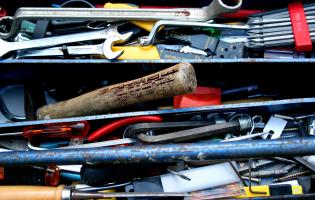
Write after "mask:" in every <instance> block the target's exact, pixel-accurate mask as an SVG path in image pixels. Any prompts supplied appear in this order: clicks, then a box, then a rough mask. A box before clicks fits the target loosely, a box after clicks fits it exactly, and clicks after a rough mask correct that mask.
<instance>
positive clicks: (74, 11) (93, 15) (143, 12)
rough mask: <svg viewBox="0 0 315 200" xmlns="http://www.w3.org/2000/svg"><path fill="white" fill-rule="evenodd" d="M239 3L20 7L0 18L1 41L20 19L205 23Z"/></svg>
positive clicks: (14, 30) (227, 0) (10, 35)
mask: <svg viewBox="0 0 315 200" xmlns="http://www.w3.org/2000/svg"><path fill="white" fill-rule="evenodd" d="M241 5H242V0H234V1H231V0H213V1H212V2H211V3H210V4H209V5H208V6H205V7H202V8H178V9H104V8H36V7H35V8H33V7H29V8H24V7H22V8H19V9H18V10H17V11H16V13H15V15H14V17H11V16H6V17H2V18H0V25H1V24H8V23H9V24H10V27H11V28H10V31H9V32H7V33H3V32H2V33H0V38H2V39H10V38H13V37H14V36H15V35H16V34H17V33H18V32H19V30H20V26H21V22H22V20H84V21H117V20H118V21H119V20H142V21H157V20H175V21H208V20H210V19H213V18H215V17H216V16H218V15H220V14H222V13H231V12H236V11H237V10H239V9H240V8H241Z"/></svg>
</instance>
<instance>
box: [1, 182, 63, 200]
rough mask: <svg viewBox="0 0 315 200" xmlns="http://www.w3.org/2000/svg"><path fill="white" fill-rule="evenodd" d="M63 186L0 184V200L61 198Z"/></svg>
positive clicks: (51, 199) (55, 199)
mask: <svg viewBox="0 0 315 200" xmlns="http://www.w3.org/2000/svg"><path fill="white" fill-rule="evenodd" d="M63 188H64V186H62V185H61V186H58V187H46V186H0V200H62V199H61V193H62V190H63Z"/></svg>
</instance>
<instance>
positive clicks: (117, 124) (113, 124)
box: [88, 116, 162, 142]
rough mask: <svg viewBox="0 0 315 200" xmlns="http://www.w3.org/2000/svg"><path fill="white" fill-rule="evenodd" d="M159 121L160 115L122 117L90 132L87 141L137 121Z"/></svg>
mask: <svg viewBox="0 0 315 200" xmlns="http://www.w3.org/2000/svg"><path fill="white" fill-rule="evenodd" d="M161 121H162V117H160V116H138V117H129V118H124V119H119V120H116V121H113V122H111V123H109V124H106V125H105V126H103V127H101V128H100V129H98V130H96V131H94V132H93V133H91V134H90V136H89V137H88V141H89V142H94V141H97V140H99V139H101V138H102V137H104V136H105V135H107V134H109V133H111V132H113V131H115V130H117V129H118V128H121V127H123V126H126V125H129V124H134V123H139V122H161Z"/></svg>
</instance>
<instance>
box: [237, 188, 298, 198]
mask: <svg viewBox="0 0 315 200" xmlns="http://www.w3.org/2000/svg"><path fill="white" fill-rule="evenodd" d="M252 191H254V192H258V193H259V192H264V193H265V194H258V193H253V192H250V190H249V187H244V192H245V194H244V195H241V196H237V197H236V198H238V199H241V198H249V197H269V196H272V195H279V194H278V193H282V194H303V189H302V186H300V185H296V186H291V185H270V186H269V185H260V186H252ZM274 191H276V193H277V194H275V192H274Z"/></svg>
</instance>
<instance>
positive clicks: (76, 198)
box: [71, 191, 192, 200]
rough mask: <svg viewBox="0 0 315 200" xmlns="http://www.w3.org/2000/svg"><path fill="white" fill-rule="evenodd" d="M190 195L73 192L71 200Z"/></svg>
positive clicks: (183, 195)
mask: <svg viewBox="0 0 315 200" xmlns="http://www.w3.org/2000/svg"><path fill="white" fill-rule="evenodd" d="M189 196H192V195H190V194H188V193H184V192H183V193H180V192H115V193H95V192H94V193H88V192H77V191H74V192H72V195H71V200H84V199H103V198H131V197H138V198H139V197H189Z"/></svg>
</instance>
